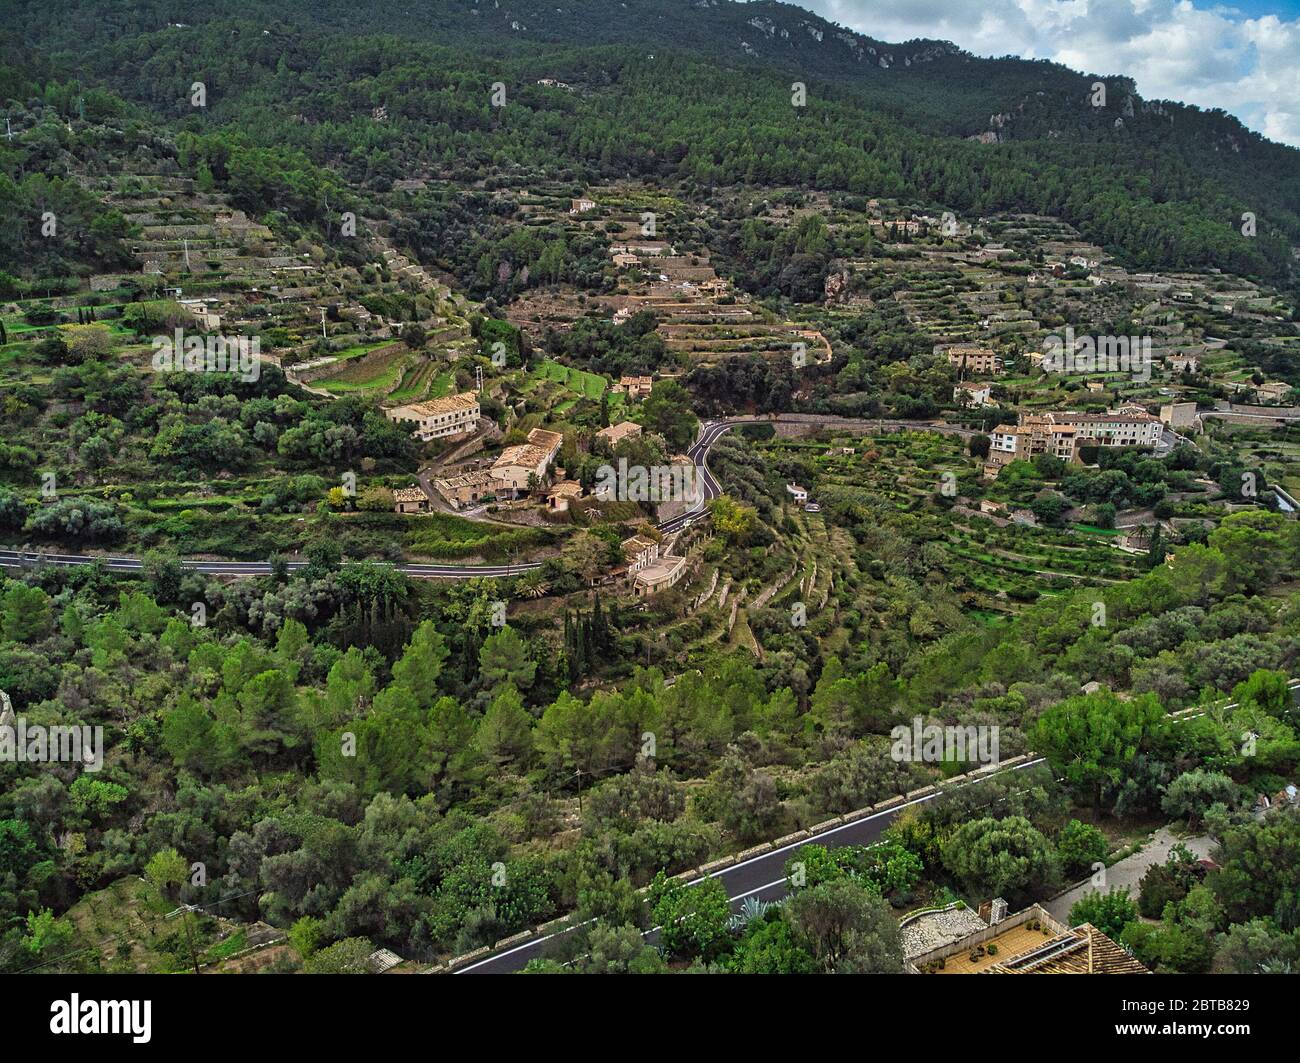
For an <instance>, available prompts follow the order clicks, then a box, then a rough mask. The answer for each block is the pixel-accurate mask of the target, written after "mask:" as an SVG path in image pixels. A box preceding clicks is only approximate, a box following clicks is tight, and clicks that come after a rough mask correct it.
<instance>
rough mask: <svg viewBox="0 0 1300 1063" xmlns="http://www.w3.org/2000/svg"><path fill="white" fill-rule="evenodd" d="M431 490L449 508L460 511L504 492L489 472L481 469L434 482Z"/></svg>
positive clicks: (502, 486)
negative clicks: (441, 498) (439, 496)
mask: <svg viewBox="0 0 1300 1063" xmlns="http://www.w3.org/2000/svg"><path fill="white" fill-rule="evenodd" d="M433 489H434V490H435V491H437V492H438V494H440V495H441V496H442V497H443V498H444V499H446V501H447V504H448V505H449V506H451V507H453V508H454V509H460V508H461V507H462V506H469V505H473V504H475V503H477V502H482V501H483V500H484V499H490V498H495V497H496V495H497V494H498V492H500V491H503V490H505V485H504V484H503V483H502V482H501V481H500V480H498V479H497V478H496V476H494V475H493V474H492V473H491V472H490V471H489V470H487V469H482V470H480V471H478V472H469V473H464V474H463V475H461V476H448V477H446V478H444V479H440V480H434V481H433Z"/></svg>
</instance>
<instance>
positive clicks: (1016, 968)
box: [981, 923, 1151, 974]
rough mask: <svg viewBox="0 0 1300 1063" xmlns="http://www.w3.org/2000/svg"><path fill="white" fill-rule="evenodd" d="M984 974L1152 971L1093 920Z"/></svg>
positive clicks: (985, 971) (1134, 972)
mask: <svg viewBox="0 0 1300 1063" xmlns="http://www.w3.org/2000/svg"><path fill="white" fill-rule="evenodd" d="M981 973H982V974H1150V973H1151V972H1150V971H1148V970H1147V969H1146V968H1145V967H1143V966H1142V964H1140V963H1139V962H1138V961H1137V960H1135V959H1134V958H1133V957H1132V956H1130V955H1129V954H1128V953H1127V952H1125V951H1124V950H1123V949H1122V948H1120V946H1118V945H1116V944H1115V942H1113V941H1112V940H1111V939H1110V938H1108V937H1107V936H1106V935H1105V934H1103V933H1102V932H1101V931H1100V930H1098V929H1097V928H1096V927H1095V926H1093V925H1092V924H1091V923H1081V924H1080V925H1079V926H1076V927H1074V928H1073V929H1072V930H1067V931H1066V932H1065V933H1064V934H1058V935H1057V936H1056V937H1054V938H1051V939H1050V940H1048V941H1046V942H1044V943H1043V944H1042V945H1038V946H1036V947H1035V948H1032V949H1029V950H1028V951H1026V952H1022V953H1021V954H1020V955H1018V956H1012V957H1010V958H1009V959H1006V960H1002V961H1001V962H999V963H995V964H993V965H992V966H990V967H987V968H985V969H984V970H983V971H982V972H981Z"/></svg>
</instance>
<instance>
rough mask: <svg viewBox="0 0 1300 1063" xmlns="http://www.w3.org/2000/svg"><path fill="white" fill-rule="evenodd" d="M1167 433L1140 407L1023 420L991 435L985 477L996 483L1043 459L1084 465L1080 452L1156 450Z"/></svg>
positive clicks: (1053, 413)
mask: <svg viewBox="0 0 1300 1063" xmlns="http://www.w3.org/2000/svg"><path fill="white" fill-rule="evenodd" d="M1163 431H1164V424H1163V423H1162V421H1161V419H1160V418H1159V417H1153V416H1151V414H1149V413H1147V411H1146V410H1145V409H1143V408H1142V407H1141V406H1121V407H1120V408H1119V409H1118V410H1112V411H1110V412H1108V413H1076V412H1073V411H1069V410H1053V411H1051V412H1049V413H1040V414H1025V415H1022V416H1021V418H1020V423H1019V424H1015V425H1009V424H1000V425H998V426H997V427H996V428H995V429H993V431H992V432H991V433H990V444H989V454H988V458H987V459H986V461H985V465H984V473H985V475H986V476H993V477H995V476H997V474H998V473H999V472H1001V471H1002V469H1003V468H1004V467H1006V466H1007V465H1010V464H1011V463H1012V462H1013V461H1029V460H1031V459H1033V458H1035V457H1037V456H1038V455H1039V454H1048V455H1051V456H1052V457H1056V458H1060V459H1061V460H1062V461H1066V462H1070V463H1072V464H1081V459H1080V457H1079V451H1080V448H1082V447H1087V446H1103V447H1153V446H1155V445H1156V444H1157V443H1159V442H1160V437H1161V434H1162V432H1163Z"/></svg>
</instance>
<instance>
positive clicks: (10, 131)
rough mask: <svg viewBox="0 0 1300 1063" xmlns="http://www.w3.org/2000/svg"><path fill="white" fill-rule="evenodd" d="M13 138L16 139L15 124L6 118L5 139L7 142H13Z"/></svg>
mask: <svg viewBox="0 0 1300 1063" xmlns="http://www.w3.org/2000/svg"><path fill="white" fill-rule="evenodd" d="M13 138H14V127H13V123H12V122H10V121H9V119H8V118H7V117H6V118H5V139H6V140H13Z"/></svg>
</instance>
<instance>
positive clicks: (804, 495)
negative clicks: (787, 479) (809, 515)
mask: <svg viewBox="0 0 1300 1063" xmlns="http://www.w3.org/2000/svg"><path fill="white" fill-rule="evenodd" d="M785 489H786V490H787V491H789V492H790V494H791V495H793V496H794V500H795V502H797V503H798V504H799V505H801V506H802V505H803V504H804V503H805V502H807V501H808V489H807V488H805V487H800V486H799V485H798V484H786V485H785Z"/></svg>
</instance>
